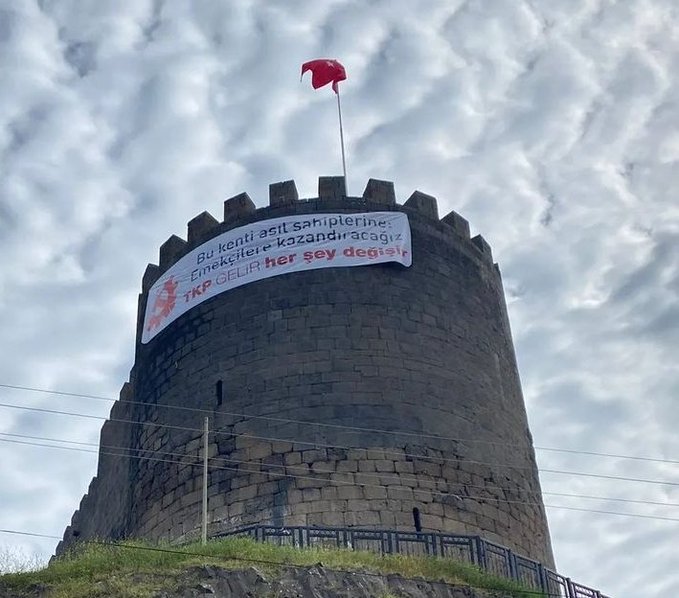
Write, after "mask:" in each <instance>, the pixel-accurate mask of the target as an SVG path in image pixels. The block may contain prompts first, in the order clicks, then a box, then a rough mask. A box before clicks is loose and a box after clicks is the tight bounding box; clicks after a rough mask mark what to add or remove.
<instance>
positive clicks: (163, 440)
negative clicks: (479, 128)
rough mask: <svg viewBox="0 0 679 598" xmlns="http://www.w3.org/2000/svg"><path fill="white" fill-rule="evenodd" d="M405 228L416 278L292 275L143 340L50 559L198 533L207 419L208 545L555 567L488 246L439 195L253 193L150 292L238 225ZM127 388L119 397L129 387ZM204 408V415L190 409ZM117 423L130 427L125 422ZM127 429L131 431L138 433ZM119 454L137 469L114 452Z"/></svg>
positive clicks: (201, 229)
mask: <svg viewBox="0 0 679 598" xmlns="http://www.w3.org/2000/svg"><path fill="white" fill-rule="evenodd" d="M385 210H398V211H403V212H405V213H407V214H408V217H409V221H410V226H411V231H412V241H413V264H412V266H411V267H410V268H404V267H402V266H400V265H398V264H379V265H371V266H365V267H352V268H330V269H322V270H313V271H306V272H297V273H292V274H285V275H280V276H276V277H273V278H269V279H265V280H261V281H258V282H255V283H250V284H248V285H245V286H242V287H239V288H236V289H233V290H230V291H227V292H225V293H222V294H221V295H218V296H216V297H214V298H212V299H210V300H208V301H206V302H204V303H203V304H201V305H199V306H197V307H195V308H193V309H192V310H191V311H189V312H187V313H186V314H184V315H183V316H182V317H180V318H179V319H178V320H176V321H175V322H173V323H172V324H171V325H170V326H168V328H167V329H165V330H164V331H162V332H161V333H160V334H158V336H157V337H155V338H154V339H153V340H151V341H150V342H149V343H148V344H146V345H142V344H141V343H140V342H137V347H136V360H135V365H134V368H133V371H132V376H131V382H130V384H129V385H128V386H127V387H126V388H127V390H126V391H125V393H124V394H125V397H128V399H127V400H125V399H124V402H121V403H118V404H117V405H122V406H123V407H114V411H115V410H116V408H119V409H120V410H121V414H122V415H124V417H113V413H112V419H111V421H110V422H107V424H106V425H105V427H104V430H103V431H102V448H101V456H100V466H99V471H98V475H97V478H95V481H94V482H93V487H91V488H90V492H88V495H87V497H86V498H85V499H83V502H82V503H81V507H80V509H79V511H78V513H76V515H74V519H73V521H72V524H71V526H70V528H69V529H67V533H66V535H65V538H64V542H63V543H62V544H61V545H60V548H59V550H63V549H65V548H66V547H67V546H68V545H70V544H71V543H72V541H73V540H74V537H73V532H74V531H75V532H76V533H77V534H78V535H77V537H78V538H86V537H93V536H103V537H122V536H142V537H147V538H150V539H166V540H170V541H180V540H183V539H187V538H191V537H196V536H197V535H198V534H199V530H200V510H201V500H202V493H201V489H202V464H201V461H200V458H199V457H200V451H201V446H202V445H201V442H202V441H201V433H202V425H203V418H204V417H205V416H207V417H209V421H210V429H211V433H210V446H209V456H210V457H211V459H210V473H209V480H208V481H209V484H208V492H209V517H210V530H211V531H212V532H218V531H226V530H229V529H233V528H235V527H238V526H240V525H246V524H251V523H271V524H274V525H328V526H337V525H339V526H344V525H347V526H361V527H389V528H397V529H401V530H414V515H413V509H417V510H418V511H419V515H420V521H421V525H422V529H423V530H424V531H443V532H446V531H449V532H457V533H470V534H480V535H482V536H484V537H485V538H487V539H489V540H492V541H496V542H499V543H501V544H504V545H506V546H508V547H509V548H512V549H514V550H516V551H517V552H519V553H521V554H524V555H526V556H529V557H532V558H535V559H537V560H540V561H542V562H543V563H544V564H546V565H548V566H553V557H552V552H551V546H550V540H549V533H548V529H547V523H546V518H545V513H544V507H543V505H542V498H541V494H540V486H539V480H538V475H537V466H536V463H535V458H534V452H533V448H532V439H531V437H530V433H529V430H528V424H527V420H526V414H525V408H524V403H523V397H522V394H521V387H520V382H519V377H518V372H517V367H516V361H515V357H514V350H513V345H512V340H511V333H510V330H509V323H508V318H507V313H506V308H505V303H504V296H503V290H502V283H501V279H500V275H499V270H498V269H497V267H496V266H495V265H494V264H493V261H492V255H491V250H490V247H489V246H488V244H487V243H486V242H485V240H483V238H482V237H480V236H477V237H474V238H473V239H470V238H469V225H468V223H467V221H466V220H464V218H462V217H461V216H459V215H458V214H456V213H454V212H452V213H450V214H448V215H446V216H444V217H443V218H442V219H441V220H439V218H438V207H437V203H436V200H435V199H434V198H433V197H431V196H429V195H426V194H424V193H420V192H415V193H413V194H412V196H411V197H410V198H409V199H408V200H407V201H406V202H404V204H403V205H398V204H397V203H396V201H395V196H394V189H393V185H392V184H391V183H388V182H384V181H376V180H371V181H370V182H369V183H368V185H367V187H366V191H365V193H364V194H363V196H362V197H344V186H343V180H341V178H340V177H321V179H320V181H319V198H316V199H309V200H299V199H298V195H297V191H296V189H295V186H294V183H293V182H292V181H287V182H285V183H278V184H275V185H272V186H271V197H270V205H269V207H266V208H262V209H259V210H257V209H255V206H254V203H253V202H252V200H251V199H250V198H249V197H248V196H247V195H246V194H241V195H239V196H236V197H234V198H231V199H229V200H227V201H226V202H225V205H224V221H223V222H221V223H220V222H218V221H217V220H216V219H214V218H213V217H212V216H210V215H209V214H207V213H203V214H201V215H199V216H198V217H196V218H194V219H193V220H192V221H191V222H190V223H189V228H188V234H187V239H188V240H187V241H184V240H182V239H180V238H179V237H175V236H173V237H170V239H168V241H167V242H166V243H165V244H164V245H163V246H162V247H161V251H160V260H159V265H158V266H155V265H150V266H149V267H148V269H147V272H146V274H145V276H144V280H143V282H142V294H141V295H140V301H139V320H138V323H137V327H138V339H139V338H140V333H141V322H142V318H143V312H144V308H145V304H146V299H147V297H146V294H147V292H148V289H149V288H150V287H151V285H152V284H153V283H154V282H155V281H156V280H157V279H158V277H160V276H161V275H162V273H163V272H164V271H165V270H166V269H167V268H168V267H170V266H171V265H172V264H173V263H174V262H175V261H176V260H177V259H179V258H180V257H181V256H182V255H184V254H185V253H186V252H187V251H190V250H191V249H192V248H194V247H196V246H198V245H200V244H201V243H203V242H205V241H206V240H207V239H209V238H211V237H213V236H215V235H217V234H220V233H222V232H224V231H225V230H229V229H231V228H235V227H237V226H242V225H244V224H247V223H250V222H253V221H258V220H264V219H268V218H273V217H278V216H283V215H291V214H306V213H314V212H365V211H385ZM124 390H125V389H124ZM198 410H201V411H198ZM123 412H124V413H123ZM119 420H127V421H128V422H129V421H138V422H142V423H138V424H130V423H123V422H121V421H119ZM105 446H112V447H123V449H128V450H124V451H123V452H125V453H126V454H128V455H131V456H129V457H123V456H121V455H116V456H113V455H112V454H109V453H115V450H114V449H113V448H111V449H107V448H105Z"/></svg>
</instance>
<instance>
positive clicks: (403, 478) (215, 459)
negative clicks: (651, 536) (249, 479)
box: [0, 432, 679, 507]
mask: <svg viewBox="0 0 679 598" xmlns="http://www.w3.org/2000/svg"><path fill="white" fill-rule="evenodd" d="M0 436H10V437H12V438H22V439H25V440H39V441H42V442H62V443H67V444H75V445H79V446H92V447H99V448H101V449H107V450H119V451H135V450H136V451H139V452H141V451H144V452H148V449H132V448H129V447H120V446H110V445H99V444H98V443H96V442H80V441H74V440H65V439H61V438H46V437H44V436H31V435H27V434H14V433H9V432H0ZM0 442H10V441H8V440H5V439H3V438H0ZM17 444H28V445H30V446H42V447H49V448H68V447H61V446H58V445H57V446H54V445H46V444H37V443H23V442H17ZM83 452H89V453H94V454H97V453H98V452H99V451H96V450H95V451H83ZM150 452H151V453H152V454H162V455H169V456H179V457H191V458H193V457H194V456H193V455H187V454H186V453H176V452H169V451H159V450H155V451H150ZM107 454H109V455H110V453H107ZM129 456H130V457H133V456H132V455H129ZM208 461H210V462H213V463H214V462H218V463H238V464H245V465H256V466H261V465H262V463H259V462H256V461H243V460H239V459H232V458H229V457H210V458H209V459H208ZM264 465H265V466H266V467H279V468H283V469H288V470H289V469H292V470H297V469H304V468H305V467H306V466H303V465H301V464H300V465H280V464H276V463H266V464H264ZM306 470H307V471H308V468H306ZM316 473H337V472H335V471H332V472H331V471H327V472H316ZM340 473H341V472H340ZM347 473H349V472H347ZM351 473H356V474H357V475H360V476H361V477H369V478H378V479H379V478H384V477H386V476H388V475H390V474H393V473H394V472H379V473H378V472H351ZM399 480H400V481H414V482H417V481H419V478H418V477H416V476H413V477H411V476H408V475H404V474H403V473H401V474H400V475H399ZM448 483H454V484H459V485H461V486H463V487H465V488H476V489H480V490H503V491H506V490H507V488H505V487H502V486H491V485H485V486H478V485H474V484H463V483H461V482H448ZM383 486H384V485H383ZM385 487H386V486H385ZM513 490H514V491H515V492H518V493H524V494H529V495H530V494H532V495H536V496H540V495H546V496H560V497H565V498H581V499H589V500H602V501H612V502H623V503H631V504H642V505H652V506H661V507H679V503H667V502H659V501H650V500H635V499H629V498H616V497H607V496H591V495H586V494H568V493H564V492H548V491H542V492H541V491H534V490H528V489H524V488H514V489H513ZM464 498H474V497H464ZM479 498H481V497H479ZM490 500H492V499H490ZM536 504H538V503H536Z"/></svg>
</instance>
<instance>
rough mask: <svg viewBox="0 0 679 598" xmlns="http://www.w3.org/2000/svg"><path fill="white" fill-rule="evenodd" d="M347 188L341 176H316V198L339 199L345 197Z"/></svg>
mask: <svg viewBox="0 0 679 598" xmlns="http://www.w3.org/2000/svg"><path fill="white" fill-rule="evenodd" d="M346 196H347V188H346V181H345V180H344V177H343V176H321V177H318V199H321V200H323V199H335V200H338V199H339V200H341V199H344V198H346Z"/></svg>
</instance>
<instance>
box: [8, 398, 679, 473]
mask: <svg viewBox="0 0 679 598" xmlns="http://www.w3.org/2000/svg"><path fill="white" fill-rule="evenodd" d="M0 407H8V408H12V409H20V410H26V411H36V412H39V413H50V414H56V415H68V416H72V417H84V418H88V419H99V420H106V419H107V418H105V417H103V416H97V415H89V414H82V413H74V412H69V411H58V410H54V409H43V408H40V407H25V406H23V405H10V404H7V403H0ZM108 421H117V422H122V423H131V424H139V425H142V426H157V427H160V428H167V429H173V430H184V431H190V432H199V433H202V430H201V429H199V428H188V427H184V426H172V425H168V424H159V423H156V422H142V421H134V420H124V419H115V418H110V419H108ZM213 434H228V435H231V436H241V435H240V434H236V433H231V432H228V433H224V432H219V431H218V432H213ZM262 438H263V437H262ZM269 440H279V441H283V442H293V443H295V442H297V441H292V440H288V439H282V438H269ZM298 444H300V443H298ZM305 444H311V445H312V446H314V445H315V443H305ZM344 448H360V447H344ZM415 456H416V457H418V458H421V459H427V458H428V457H427V456H426V455H415ZM437 458H438V457H437ZM447 460H452V461H456V462H466V463H473V464H476V465H485V466H488V467H506V468H509V469H532V467H530V468H529V467H524V466H518V465H505V464H502V463H487V462H484V461H475V460H469V459H447ZM539 471H540V472H543V473H552V474H558V475H569V476H579V477H589V478H600V479H608V480H618V481H626V482H640V483H646V484H657V485H665V486H679V482H670V481H666V480H649V479H645V478H630V477H625V476H614V475H606V474H596V473H585V472H579V471H564V470H560V469H539Z"/></svg>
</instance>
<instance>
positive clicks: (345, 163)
mask: <svg viewBox="0 0 679 598" xmlns="http://www.w3.org/2000/svg"><path fill="white" fill-rule="evenodd" d="M335 87H336V91H337V114H338V115H339V130H340V145H341V146H342V171H343V172H344V190H345V193H347V190H346V189H347V161H346V158H345V157H344V129H343V128H342V104H341V102H340V93H339V85H336V86H335ZM347 194H348V193H347Z"/></svg>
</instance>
